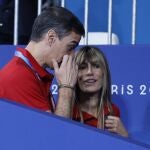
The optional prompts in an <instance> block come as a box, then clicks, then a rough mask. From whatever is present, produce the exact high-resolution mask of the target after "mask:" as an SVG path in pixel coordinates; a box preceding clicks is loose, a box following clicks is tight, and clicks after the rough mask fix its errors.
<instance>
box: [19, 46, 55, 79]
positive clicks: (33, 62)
mask: <svg viewBox="0 0 150 150" xmlns="http://www.w3.org/2000/svg"><path fill="white" fill-rule="evenodd" d="M17 50H18V51H20V52H21V53H22V54H23V55H24V56H25V57H26V58H27V59H28V60H29V62H30V64H31V66H32V67H33V69H34V70H35V72H36V73H37V74H38V75H39V77H40V78H41V79H48V80H51V81H52V80H53V77H54V76H53V74H51V73H49V72H48V71H47V70H45V69H44V68H43V67H41V66H40V65H39V64H38V62H37V61H36V60H35V59H34V57H33V56H32V55H31V53H30V52H29V51H28V50H26V49H25V48H20V47H18V48H17Z"/></svg>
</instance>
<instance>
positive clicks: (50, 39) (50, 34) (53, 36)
mask: <svg viewBox="0 0 150 150" xmlns="http://www.w3.org/2000/svg"><path fill="white" fill-rule="evenodd" d="M56 38H57V34H56V32H55V31H54V30H53V29H50V30H49V31H48V32H47V40H48V43H49V45H50V46H51V45H52V44H53V43H54V42H55V40H56Z"/></svg>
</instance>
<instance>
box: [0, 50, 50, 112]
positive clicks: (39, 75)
mask: <svg viewBox="0 0 150 150" xmlns="http://www.w3.org/2000/svg"><path fill="white" fill-rule="evenodd" d="M17 51H19V52H21V53H22V55H23V56H25V57H26V58H27V59H28V61H29V62H30V65H31V66H32V67H30V66H29V65H28V64H27V63H26V62H25V61H24V60H23V59H22V58H20V57H18V56H14V57H13V59H12V60H11V61H10V62H8V64H7V65H5V66H4V68H2V70H0V98H6V99H9V100H11V101H15V102H18V103H22V104H24V105H26V106H29V107H32V108H37V109H40V110H44V111H46V110H52V109H53V108H52V102H51V93H50V91H49V89H50V85H51V82H52V79H53V75H51V74H49V73H48V72H47V71H46V70H45V69H43V68H42V67H41V66H40V65H39V64H38V63H37V62H36V60H35V59H34V58H33V57H32V55H31V54H30V53H29V52H28V51H27V50H25V49H23V48H18V49H17Z"/></svg>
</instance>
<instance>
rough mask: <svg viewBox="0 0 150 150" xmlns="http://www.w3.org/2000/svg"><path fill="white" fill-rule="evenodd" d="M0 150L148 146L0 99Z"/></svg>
mask: <svg viewBox="0 0 150 150" xmlns="http://www.w3.org/2000/svg"><path fill="white" fill-rule="evenodd" d="M0 112H1V113H0V120H1V123H0V148H1V150H10V149H13V150H50V149H53V150H59V149H62V150H83V149H86V150H91V149H94V150H99V149H105V150H110V149H112V147H113V149H122V150H148V149H150V147H149V146H147V145H144V144H139V143H135V142H133V141H130V140H128V139H126V138H122V137H120V136H117V135H112V134H110V133H106V132H104V131H101V130H98V129H96V128H92V127H89V126H86V125H81V124H80V123H77V122H75V121H71V120H67V119H64V118H61V117H57V116H54V115H52V114H49V113H43V112H40V111H36V110H33V109H30V108H27V107H25V106H21V105H18V104H16V103H13V102H8V101H7V100H5V101H4V100H0Z"/></svg>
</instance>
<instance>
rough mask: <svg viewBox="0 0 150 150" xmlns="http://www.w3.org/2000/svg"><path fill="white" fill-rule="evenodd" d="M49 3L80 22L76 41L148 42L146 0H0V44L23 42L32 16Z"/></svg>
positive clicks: (147, 0)
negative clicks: (83, 32)
mask: <svg viewBox="0 0 150 150" xmlns="http://www.w3.org/2000/svg"><path fill="white" fill-rule="evenodd" d="M49 6H63V7H66V8H68V9H69V10H71V11H72V12H73V13H74V14H76V16H77V17H79V19H80V20H81V22H83V23H84V25H85V28H86V37H85V38H86V39H84V40H81V43H80V44H83V43H86V44H87V43H89V44H98V45H99V44H150V28H149V26H150V19H149V14H150V9H149V6H150V0H0V44H15V45H16V44H27V43H28V41H29V37H30V33H31V27H32V24H33V21H34V19H35V17H36V16H37V15H38V14H39V13H40V12H41V11H43V10H44V9H46V8H47V7H49ZM93 39H94V40H93Z"/></svg>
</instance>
